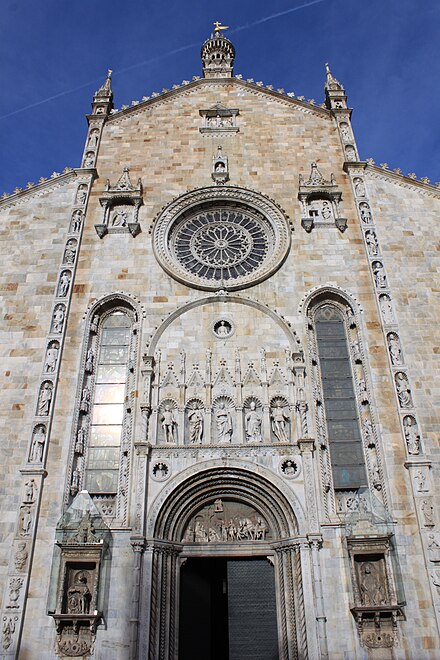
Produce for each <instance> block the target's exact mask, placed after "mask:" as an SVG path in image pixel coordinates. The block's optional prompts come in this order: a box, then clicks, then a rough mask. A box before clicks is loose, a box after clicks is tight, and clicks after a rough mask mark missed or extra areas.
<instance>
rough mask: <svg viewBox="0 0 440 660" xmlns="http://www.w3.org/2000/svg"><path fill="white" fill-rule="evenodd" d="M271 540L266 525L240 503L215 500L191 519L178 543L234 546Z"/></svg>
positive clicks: (251, 509) (258, 516) (254, 512)
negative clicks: (180, 541) (230, 544)
mask: <svg viewBox="0 0 440 660" xmlns="http://www.w3.org/2000/svg"><path fill="white" fill-rule="evenodd" d="M271 538H272V537H271V532H270V529H269V527H268V524H267V522H266V521H265V520H264V518H263V516H262V515H261V514H260V513H259V512H258V511H256V510H255V509H254V508H252V507H251V506H249V505H247V504H244V503H242V502H234V501H232V500H227V499H221V498H218V499H216V500H215V501H214V502H213V503H211V504H209V505H208V506H205V507H204V508H202V509H200V510H199V511H198V512H197V513H196V514H195V515H194V516H193V517H192V518H191V520H190V521H189V523H188V525H187V526H186V529H185V531H184V533H183V537H182V541H183V542H184V543H236V542H252V541H265V540H269V539H271Z"/></svg>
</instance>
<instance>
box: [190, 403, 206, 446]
mask: <svg viewBox="0 0 440 660" xmlns="http://www.w3.org/2000/svg"><path fill="white" fill-rule="evenodd" d="M188 422H189V441H190V443H192V444H201V442H202V437H203V415H202V411H201V410H200V409H199V408H196V409H195V410H191V411H190V412H189V413H188Z"/></svg>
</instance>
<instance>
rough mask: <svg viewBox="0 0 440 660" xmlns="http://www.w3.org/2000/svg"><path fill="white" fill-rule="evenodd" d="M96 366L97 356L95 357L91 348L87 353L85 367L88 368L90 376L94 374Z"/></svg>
mask: <svg viewBox="0 0 440 660" xmlns="http://www.w3.org/2000/svg"><path fill="white" fill-rule="evenodd" d="M94 365H95V356H94V353H93V349H92V348H89V350H88V351H87V357H86V365H85V366H86V372H87V373H88V374H92V373H93V367H94Z"/></svg>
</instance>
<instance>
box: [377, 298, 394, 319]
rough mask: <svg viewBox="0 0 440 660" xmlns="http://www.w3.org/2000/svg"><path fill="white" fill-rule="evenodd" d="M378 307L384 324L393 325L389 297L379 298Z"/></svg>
mask: <svg viewBox="0 0 440 660" xmlns="http://www.w3.org/2000/svg"><path fill="white" fill-rule="evenodd" d="M379 305H380V311H381V312H382V317H383V320H384V323H387V324H392V323H394V314H393V307H392V305H391V299H390V297H389V296H387V295H384V296H380V298H379Z"/></svg>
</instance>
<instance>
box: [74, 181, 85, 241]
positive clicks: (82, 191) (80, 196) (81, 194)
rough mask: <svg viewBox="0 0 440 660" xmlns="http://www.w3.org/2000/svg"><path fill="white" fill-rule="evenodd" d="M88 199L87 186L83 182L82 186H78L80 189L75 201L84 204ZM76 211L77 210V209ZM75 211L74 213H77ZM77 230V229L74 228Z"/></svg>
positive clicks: (79, 204)
mask: <svg viewBox="0 0 440 660" xmlns="http://www.w3.org/2000/svg"><path fill="white" fill-rule="evenodd" d="M86 199H87V186H86V184H85V183H82V184H81V185H80V186H78V190H77V192H76V200H75V203H76V204H78V206H83V205H84V204H85V203H86ZM75 213H76V211H75ZM75 213H74V215H75ZM80 213H81V211H80ZM73 231H75V230H73Z"/></svg>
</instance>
